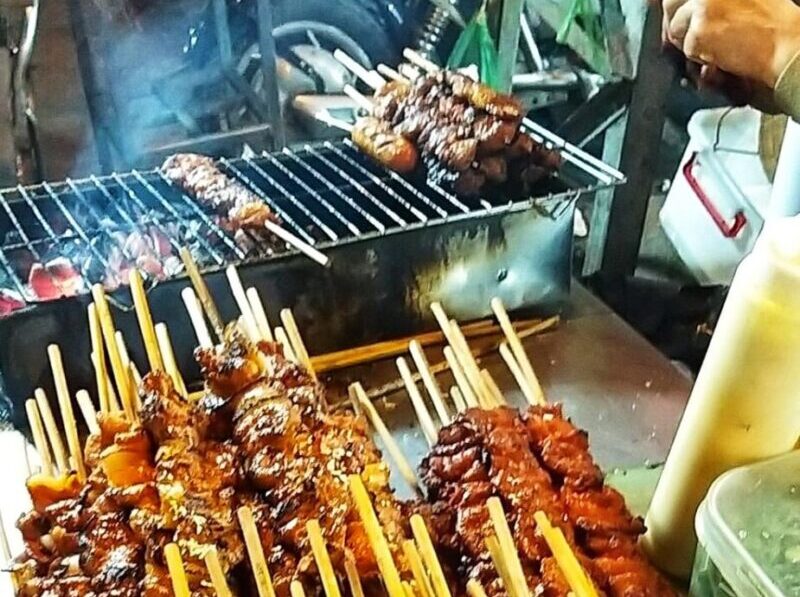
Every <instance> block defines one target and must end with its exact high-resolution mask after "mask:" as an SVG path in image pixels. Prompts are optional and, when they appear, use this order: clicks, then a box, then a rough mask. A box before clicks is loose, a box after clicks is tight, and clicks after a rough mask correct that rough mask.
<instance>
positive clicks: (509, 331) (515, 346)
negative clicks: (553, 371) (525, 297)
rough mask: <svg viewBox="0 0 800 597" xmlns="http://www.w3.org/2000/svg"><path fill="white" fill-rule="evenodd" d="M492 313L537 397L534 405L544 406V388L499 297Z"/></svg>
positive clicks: (493, 300)
mask: <svg viewBox="0 0 800 597" xmlns="http://www.w3.org/2000/svg"><path fill="white" fill-rule="evenodd" d="M492 311H494V314H495V317H497V321H498V323H499V324H500V327H502V328H503V333H504V334H505V335H506V339H507V340H508V345H509V346H510V348H511V352H512V353H513V355H514V358H515V359H516V360H517V363H519V366H520V369H521V370H522V373H523V375H524V377H525V381H526V382H527V384H528V385H529V386H530V387H531V389H532V391H533V393H534V395H535V397H536V402H535V403H534V404H538V405H542V404H544V403H545V399H544V392H543V391H542V386H541V385H540V384H539V379H538V378H537V377H536V373H534V371H533V366H532V365H531V362H530V360H529V359H528V355H527V354H526V353H525V348H524V347H523V346H522V342H521V341H520V339H519V336H517V332H516V331H515V330H514V326H513V325H512V324H511V319H510V318H509V317H508V313H507V312H506V308H505V306H503V301H501V300H500V299H499V298H497V297H495V298H493V299H492Z"/></svg>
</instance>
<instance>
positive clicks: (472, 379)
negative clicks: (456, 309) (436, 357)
mask: <svg viewBox="0 0 800 597" xmlns="http://www.w3.org/2000/svg"><path fill="white" fill-rule="evenodd" d="M431 311H432V312H433V316H434V317H435V318H436V322H437V323H438V324H439V327H440V328H441V330H442V332H443V333H444V335H445V337H446V338H447V342H448V343H449V344H450V347H451V348H452V350H453V354H454V355H455V357H456V360H457V361H458V363H459V364H460V365H461V370H462V371H463V372H464V375H465V376H466V379H467V381H468V382H469V385H470V387H471V388H472V393H473V395H474V396H475V398H476V399H477V401H478V402H479V403H482V402H485V400H486V394H487V391H486V390H485V389H484V388H483V381H482V380H481V377H480V373H479V372H478V365H477V363H476V362H475V359H474V357H473V356H472V352H471V351H470V348H469V344H468V343H467V341H466V338H465V337H464V335H463V334H462V333H461V329H460V328H459V327H458V323H457V322H456V321H455V320H454V319H449V318H448V317H447V313H445V311H444V308H442V305H441V304H440V303H438V302H433V303H431ZM459 385H460V384H459ZM461 391H462V392H464V388H461Z"/></svg>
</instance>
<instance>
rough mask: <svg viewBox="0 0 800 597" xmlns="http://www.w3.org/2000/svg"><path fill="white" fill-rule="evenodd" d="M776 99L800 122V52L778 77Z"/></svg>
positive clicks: (780, 106)
mask: <svg viewBox="0 0 800 597" xmlns="http://www.w3.org/2000/svg"><path fill="white" fill-rule="evenodd" d="M775 101H776V102H777V104H778V107H779V108H780V109H781V111H782V112H785V113H786V114H788V115H789V116H791V117H792V118H794V119H795V120H797V121H798V122H800V53H798V54H796V55H795V56H794V59H793V60H791V61H790V62H789V65H788V66H787V67H786V68H785V69H784V70H783V73H781V75H780V77H779V78H778V82H777V84H776V85H775Z"/></svg>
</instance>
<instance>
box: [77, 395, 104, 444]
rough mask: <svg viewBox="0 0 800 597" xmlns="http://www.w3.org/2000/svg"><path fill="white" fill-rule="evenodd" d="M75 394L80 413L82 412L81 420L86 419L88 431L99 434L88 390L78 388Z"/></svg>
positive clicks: (95, 414)
mask: <svg viewBox="0 0 800 597" xmlns="http://www.w3.org/2000/svg"><path fill="white" fill-rule="evenodd" d="M75 396H76V399H77V401H78V406H79V407H80V409H81V413H82V414H83V420H84V421H86V427H87V428H88V429H89V433H92V434H99V433H100V425H98V424H97V411H95V409H94V404H92V398H91V396H89V392H87V391H86V390H78V393H77V394H76V395H75Z"/></svg>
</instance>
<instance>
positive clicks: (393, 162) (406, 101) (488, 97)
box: [353, 71, 560, 196]
mask: <svg viewBox="0 0 800 597" xmlns="http://www.w3.org/2000/svg"><path fill="white" fill-rule="evenodd" d="M522 117H523V111H522V107H521V105H520V104H519V102H518V101H517V100H515V99H514V98H512V97H511V96H505V95H502V94H498V93H496V92H494V91H492V90H491V89H489V88H488V87H486V86H484V85H481V84H480V83H476V82H474V81H471V80H470V79H468V78H467V77H465V76H463V75H460V74H458V73H453V72H448V71H442V72H438V73H434V74H430V75H426V76H423V77H420V78H419V79H417V80H415V81H413V82H409V83H403V82H395V81H392V82H389V83H387V84H386V85H384V86H383V87H382V88H381V89H379V90H378V91H377V92H376V93H375V97H374V109H373V117H372V118H369V119H365V120H364V122H363V123H357V124H356V127H355V128H354V131H353V140H354V141H355V142H356V145H358V146H359V147H362V148H363V149H364V150H365V152H366V153H368V154H369V155H371V156H372V157H373V158H375V159H376V160H377V161H379V162H380V163H381V164H383V165H384V166H386V167H387V168H390V169H394V170H397V171H401V170H399V169H398V168H397V167H396V166H397V165H398V164H402V165H403V167H404V170H402V171H403V172H408V171H410V170H411V163H412V161H411V160H410V159H409V160H405V161H400V160H397V159H396V158H395V155H396V154H397V152H398V151H399V149H398V148H400V147H405V144H404V143H403V142H402V141H401V140H400V139H399V138H404V139H405V140H407V141H406V143H414V144H416V147H417V150H418V151H419V154H420V155H421V156H422V158H423V160H422V161H423V163H424V164H425V165H426V167H427V171H428V172H427V173H428V176H429V177H430V179H431V180H432V181H433V182H435V183H437V184H446V185H448V186H449V187H450V188H452V189H453V191H454V192H456V194H459V195H466V196H476V195H480V194H481V192H482V191H483V190H484V189H485V188H491V187H496V186H498V185H504V184H508V185H509V186H510V188H511V189H512V190H513V191H514V192H516V193H518V194H521V195H526V194H529V193H530V192H531V189H532V187H533V185H535V184H537V183H538V182H540V181H541V180H542V179H544V178H546V177H547V176H549V175H550V174H551V173H552V172H553V171H555V170H556V169H557V168H558V167H559V166H560V158H559V156H558V154H556V153H554V152H551V151H549V150H546V149H545V148H543V147H542V146H541V145H540V144H539V143H537V142H536V141H534V139H533V138H531V137H530V136H529V135H528V134H527V133H525V132H522V131H521V130H520V125H521V122H522ZM376 121H377V122H380V123H382V126H381V125H379V124H377V122H376ZM391 133H393V134H394V136H392V135H391ZM389 139H391V142H390V141H389ZM384 145H386V146H388V147H390V148H393V149H392V150H391V151H389V150H388V149H387V150H385V152H384V155H381V154H379V153H378V152H376V151H375V150H374V147H380V146H384ZM407 151H408V152H409V154H410V150H407Z"/></svg>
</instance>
